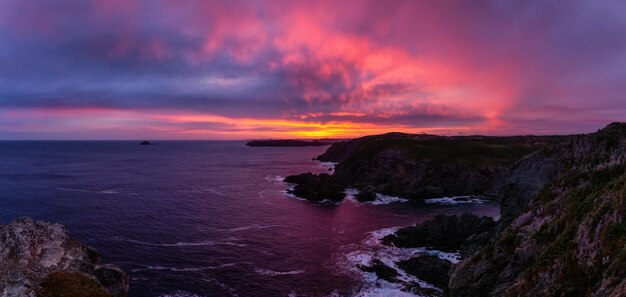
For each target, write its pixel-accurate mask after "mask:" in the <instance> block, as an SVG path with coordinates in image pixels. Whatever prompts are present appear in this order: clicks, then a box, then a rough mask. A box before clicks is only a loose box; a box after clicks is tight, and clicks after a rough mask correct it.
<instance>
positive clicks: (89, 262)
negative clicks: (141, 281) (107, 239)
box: [0, 218, 128, 297]
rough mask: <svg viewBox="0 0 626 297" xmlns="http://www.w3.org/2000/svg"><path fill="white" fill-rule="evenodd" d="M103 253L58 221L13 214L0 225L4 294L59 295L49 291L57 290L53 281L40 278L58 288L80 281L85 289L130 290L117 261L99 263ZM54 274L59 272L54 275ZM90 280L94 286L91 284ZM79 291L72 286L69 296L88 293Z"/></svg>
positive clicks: (111, 292)
mask: <svg viewBox="0 0 626 297" xmlns="http://www.w3.org/2000/svg"><path fill="white" fill-rule="evenodd" d="M99 258H100V256H99V255H98V253H97V252H96V251H95V250H94V249H93V248H91V247H88V246H85V245H83V244H81V243H79V242H77V241H75V240H73V239H72V238H71V237H70V235H69V233H68V231H67V230H66V229H65V228H64V227H63V226H62V225H60V224H50V223H46V222H42V221H35V220H33V219H31V218H21V219H18V220H15V221H13V222H11V223H10V224H8V225H4V226H1V227H0V293H1V296H6V297H9V296H35V295H36V292H37V295H44V296H60V295H58V294H57V295H55V294H53V293H54V292H50V290H55V288H54V287H53V286H44V287H42V286H41V284H42V283H45V284H54V285H55V286H58V287H59V288H64V287H65V288H68V287H71V284H74V283H78V284H79V285H77V288H78V290H80V289H81V288H84V290H85V291H84V292H88V291H87V290H96V291H97V290H100V291H101V292H103V294H105V295H110V296H116V297H118V296H126V293H127V292H128V278H127V277H126V275H125V274H124V272H123V271H122V270H121V269H119V268H117V267H114V266H110V265H99V264H98V261H99ZM52 274H54V276H55V277H56V278H55V279H53V280H50V279H49V278H50V276H51V275H52ZM91 283H93V284H95V286H96V288H91V287H89V286H90V284H91ZM81 286H82V287H81ZM37 290H39V291H37ZM89 292H93V291H89ZM79 293H80V292H73V293H72V292H70V295H68V296H87V295H75V294H79ZM89 295H93V294H89ZM63 296H65V295H63ZM98 296H100V295H98Z"/></svg>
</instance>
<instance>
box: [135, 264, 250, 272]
mask: <svg viewBox="0 0 626 297" xmlns="http://www.w3.org/2000/svg"><path fill="white" fill-rule="evenodd" d="M239 264H242V263H226V264H222V265H216V266H200V267H186V268H180V267H166V266H160V265H156V266H147V267H145V268H137V269H133V270H132V272H140V271H150V270H168V271H173V272H192V271H203V270H214V269H220V268H226V267H231V266H235V265H239Z"/></svg>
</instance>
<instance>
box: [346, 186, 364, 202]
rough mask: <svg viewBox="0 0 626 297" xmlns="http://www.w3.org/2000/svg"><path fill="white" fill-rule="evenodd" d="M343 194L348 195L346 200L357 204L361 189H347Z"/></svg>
mask: <svg viewBox="0 0 626 297" xmlns="http://www.w3.org/2000/svg"><path fill="white" fill-rule="evenodd" d="M343 193H344V194H346V200H348V201H352V202H357V200H356V195H358V194H359V193H360V191H359V189H355V188H345V189H344V190H343Z"/></svg>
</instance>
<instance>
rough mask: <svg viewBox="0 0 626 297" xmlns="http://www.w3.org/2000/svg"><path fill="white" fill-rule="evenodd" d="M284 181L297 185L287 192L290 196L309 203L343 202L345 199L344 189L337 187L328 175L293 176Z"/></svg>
mask: <svg viewBox="0 0 626 297" xmlns="http://www.w3.org/2000/svg"><path fill="white" fill-rule="evenodd" d="M284 181H285V182H286V183H290V184H295V186H294V187H293V188H292V189H289V190H287V192H288V193H289V194H293V195H296V196H298V197H301V198H304V199H307V200H309V201H314V202H320V201H324V200H329V201H341V200H342V199H343V198H344V197H345V194H344V192H343V188H342V187H340V186H339V185H337V184H336V183H335V182H334V181H333V180H332V178H331V176H330V175H328V174H326V173H321V174H312V173H310V172H309V173H303V174H299V175H292V176H288V177H287V178H285V180H284Z"/></svg>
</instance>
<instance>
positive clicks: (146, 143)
mask: <svg viewBox="0 0 626 297" xmlns="http://www.w3.org/2000/svg"><path fill="white" fill-rule="evenodd" d="M139 145H154V143H152V142H150V141H147V140H144V141H142V142H140V143H139Z"/></svg>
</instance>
